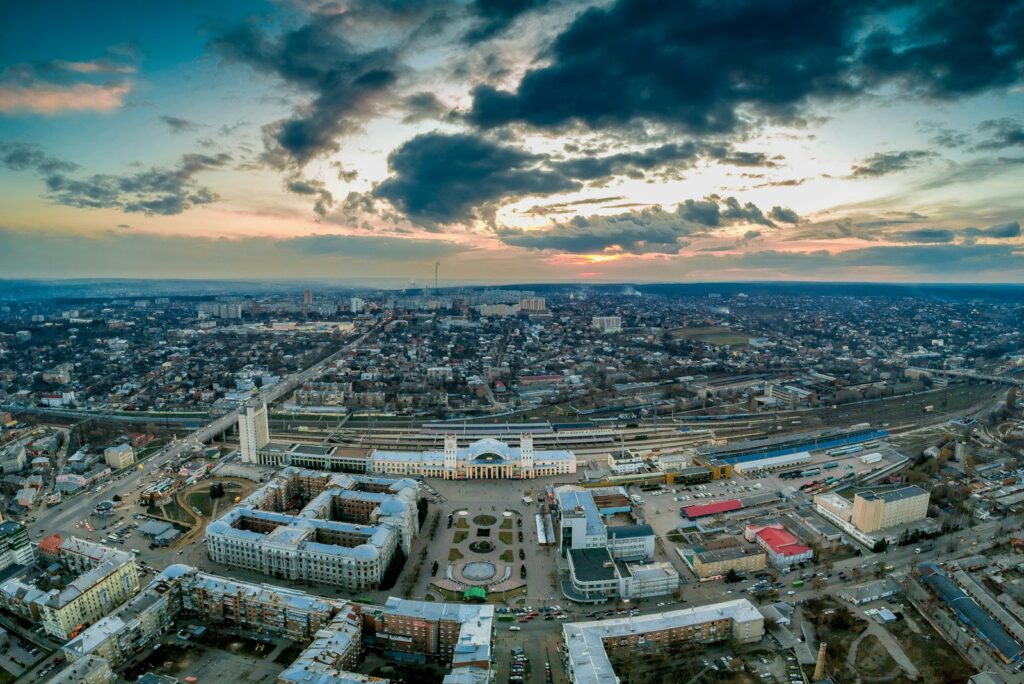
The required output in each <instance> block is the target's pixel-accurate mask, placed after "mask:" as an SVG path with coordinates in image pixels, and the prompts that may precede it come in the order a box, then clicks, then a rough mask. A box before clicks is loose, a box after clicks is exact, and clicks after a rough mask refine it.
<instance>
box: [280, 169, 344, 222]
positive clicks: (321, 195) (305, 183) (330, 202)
mask: <svg viewBox="0 0 1024 684" xmlns="http://www.w3.org/2000/svg"><path fill="white" fill-rule="evenodd" d="M285 189H286V190H288V192H292V193H295V194H296V195H310V196H313V197H315V198H316V201H315V202H314V203H313V211H315V212H316V213H317V214H318V215H320V216H326V215H327V212H328V211H329V210H330V209H331V207H333V206H334V195H333V194H332V193H331V191H330V190H328V189H327V187H326V186H325V185H324V183H323V181H320V180H316V179H313V178H302V177H301V176H294V177H292V178H289V179H288V180H286V181H285Z"/></svg>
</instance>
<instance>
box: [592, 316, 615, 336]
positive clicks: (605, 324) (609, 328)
mask: <svg viewBox="0 0 1024 684" xmlns="http://www.w3.org/2000/svg"><path fill="white" fill-rule="evenodd" d="M590 324H591V325H592V326H593V327H595V328H597V329H598V330H600V331H601V332H602V333H617V332H622V318H621V317H620V316H594V317H593V318H592V319H591V321H590Z"/></svg>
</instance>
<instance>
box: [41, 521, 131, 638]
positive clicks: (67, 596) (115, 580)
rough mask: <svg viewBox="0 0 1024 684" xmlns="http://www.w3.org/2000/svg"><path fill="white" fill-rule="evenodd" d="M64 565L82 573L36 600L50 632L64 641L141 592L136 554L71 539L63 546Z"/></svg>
mask: <svg viewBox="0 0 1024 684" xmlns="http://www.w3.org/2000/svg"><path fill="white" fill-rule="evenodd" d="M60 563H61V564H62V565H63V566H64V568H65V570H67V571H68V572H70V573H81V574H79V575H78V577H76V578H75V579H74V580H72V581H71V582H70V583H68V584H67V586H65V587H64V588H63V589H60V590H57V589H53V590H51V591H50V592H49V593H48V594H47V595H46V596H45V597H41V598H39V599H36V602H37V603H38V604H39V614H40V617H41V618H42V623H43V626H44V627H45V628H46V632H47V633H48V634H50V635H51V636H53V637H54V638H57V639H60V640H61V641H63V640H65V639H68V638H70V637H73V636H74V635H76V634H78V632H80V631H81V630H82V629H83V628H84V627H85V626H87V625H90V624H92V623H94V622H96V621H97V620H99V619H100V618H102V617H104V616H105V615H107V614H109V613H110V612H111V611H112V610H113V609H114V608H116V607H117V606H119V605H121V604H122V603H124V602H125V601H127V600H128V599H130V598H131V597H132V596H134V595H135V594H136V593H137V592H138V591H139V572H138V568H137V566H136V565H135V558H134V556H133V555H132V554H130V553H126V552H124V551H121V550H119V549H112V548H110V547H107V546H103V545H101V544H94V543H92V542H88V541H85V540H83V539H77V538H75V537H71V538H69V539H67V540H65V541H64V544H63V546H62V547H61V555H60Z"/></svg>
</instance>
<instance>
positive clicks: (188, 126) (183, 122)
mask: <svg viewBox="0 0 1024 684" xmlns="http://www.w3.org/2000/svg"><path fill="white" fill-rule="evenodd" d="M160 120H161V121H163V122H164V123H165V124H167V127H168V128H170V129H171V133H174V134H178V133H192V132H194V131H198V130H199V129H200V128H202V124H198V123H196V122H195V121H189V120H188V119H182V118H180V117H177V116H166V115H165V116H161V117H160Z"/></svg>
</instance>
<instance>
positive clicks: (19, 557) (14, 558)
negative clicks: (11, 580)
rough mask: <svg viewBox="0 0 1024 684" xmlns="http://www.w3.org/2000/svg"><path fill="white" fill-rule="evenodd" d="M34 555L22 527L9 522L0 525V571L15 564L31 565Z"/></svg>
mask: <svg viewBox="0 0 1024 684" xmlns="http://www.w3.org/2000/svg"><path fill="white" fill-rule="evenodd" d="M35 560H36V555H35V549H34V548H33V546H32V542H31V541H29V538H28V531H26V530H25V526H24V525H19V524H18V523H16V522H12V521H10V520H7V521H4V522H2V523H0V570H3V569H4V568H8V567H10V566H12V565H14V564H15V563H17V564H18V565H25V566H28V565H32V564H33V563H35Z"/></svg>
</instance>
